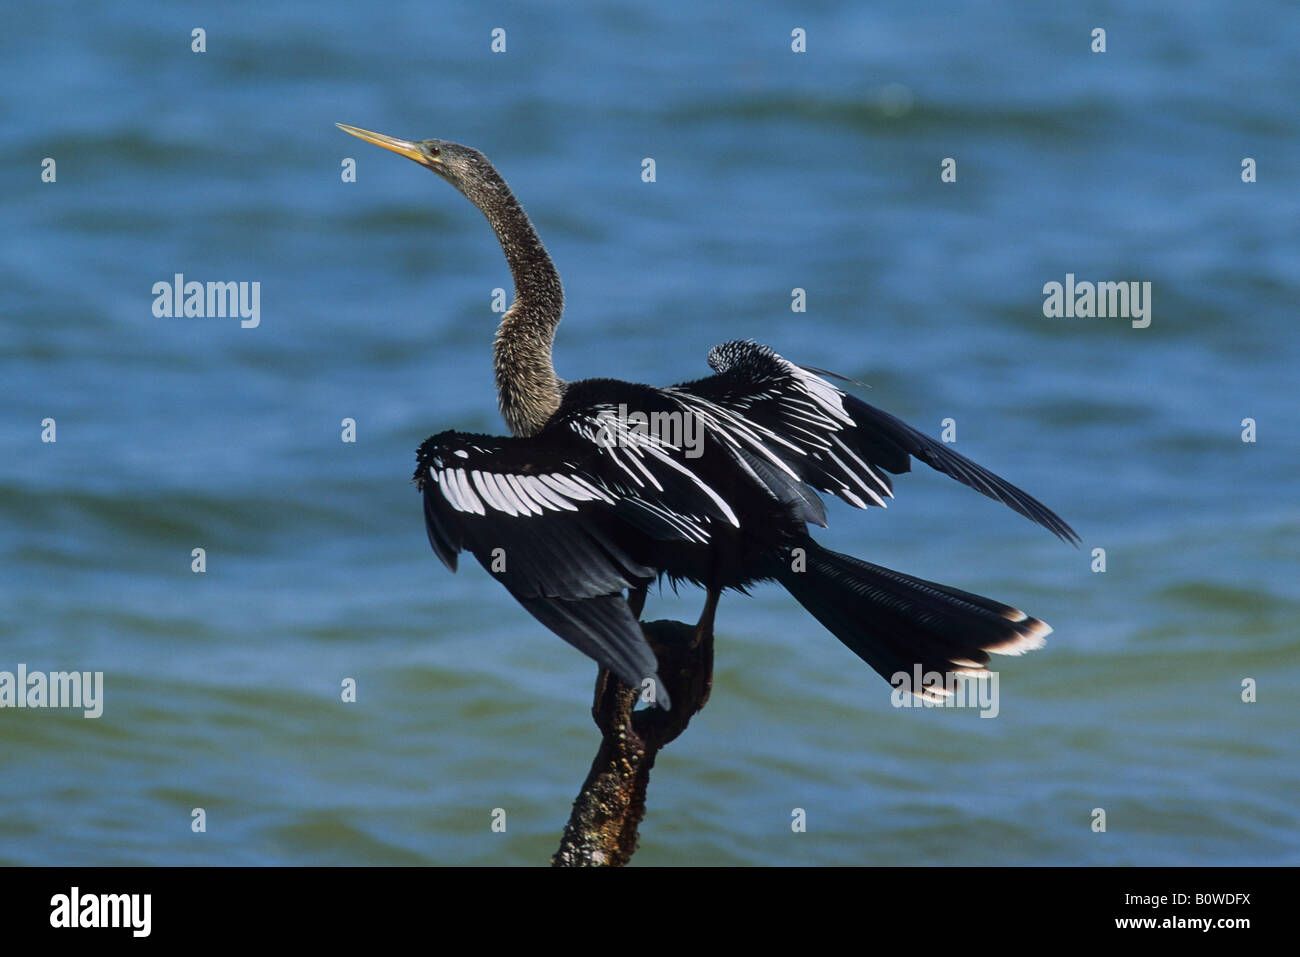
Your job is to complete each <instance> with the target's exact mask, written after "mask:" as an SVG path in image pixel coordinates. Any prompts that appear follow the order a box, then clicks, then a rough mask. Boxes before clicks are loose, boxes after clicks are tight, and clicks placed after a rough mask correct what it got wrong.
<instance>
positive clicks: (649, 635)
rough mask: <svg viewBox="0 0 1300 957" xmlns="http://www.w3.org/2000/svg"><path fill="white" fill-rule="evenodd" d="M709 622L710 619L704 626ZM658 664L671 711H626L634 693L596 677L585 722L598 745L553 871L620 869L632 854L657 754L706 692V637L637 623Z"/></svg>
mask: <svg viewBox="0 0 1300 957" xmlns="http://www.w3.org/2000/svg"><path fill="white" fill-rule="evenodd" d="M711 619H712V616H711V615H710V616H709V620H710V624H711ZM641 630H642V631H643V632H644V633H645V637H646V640H647V641H648V642H650V647H651V648H653V649H654V652H655V656H656V657H657V658H658V660H659V680H660V681H662V682H663V683H664V684H665V685H666V687H667V691H668V694H669V696H670V697H671V699H672V702H673V707H672V710H671V711H666V712H665V711H661V710H659V709H657V708H655V709H650V710H643V711H633V708H635V707H636V703H637V698H638V696H639V689H637V688H632V687H629V686H628V685H626V684H624V683H623V682H622V681H620V680H619V679H618V678H616V677H615V676H614V675H613V674H611V673H610V672H609V671H607V670H606V669H603V668H602V669H601V671H600V674H599V675H597V677H596V694H595V699H594V700H593V702H592V705H591V716H592V718H593V719H595V722H596V727H598V728H600V733H601V743H600V750H599V751H598V752H597V753H596V758H595V760H593V761H592V762H591V771H590V772H588V774H587V780H586V781H585V782H584V783H583V785H582V791H581V792H580V793H579V794H578V797H577V799H576V800H575V801H574V802H573V813H572V814H571V815H570V817H569V823H568V825H567V826H566V827H565V828H564V837H563V839H562V840H561V841H560V849H559V850H558V851H556V852H555V856H554V857H552V858H551V864H552V865H553V866H555V867H601V866H605V867H621V866H622V865H624V864H626V863H627V862H628V860H629V859H630V858H631V857H632V854H633V853H634V852H635V851H636V848H637V828H638V827H639V826H640V824H641V819H642V818H643V817H645V795H646V786H647V785H648V784H649V782H650V769H651V768H653V767H654V764H655V758H656V757H657V756H658V754H659V750H660V749H661V748H662V747H664V746H665V745H666V744H668V742H670V741H672V740H673V739H674V738H676V737H677V736H678V735H680V734H681V733H682V732H683V731H685V730H686V726H687V725H688V724H690V721H691V718H692V717H694V716H695V715H696V714H698V713H699V712H700V710H701V709H702V708H703V707H704V705H705V704H706V703H708V700H709V692H710V690H711V689H712V687H713V631H712V628H711V627H703V628H700V627H696V626H692V625H687V624H684V623H683V622H680V621H651V622H642V623H641Z"/></svg>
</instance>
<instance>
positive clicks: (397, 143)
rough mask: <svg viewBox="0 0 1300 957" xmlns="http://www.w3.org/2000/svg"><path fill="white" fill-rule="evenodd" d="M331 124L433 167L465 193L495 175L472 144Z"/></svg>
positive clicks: (490, 166)
mask: <svg viewBox="0 0 1300 957" xmlns="http://www.w3.org/2000/svg"><path fill="white" fill-rule="evenodd" d="M334 125H335V126H337V127H338V128H339V129H341V130H342V131H343V132H344V133H351V134H352V135H353V136H355V137H357V138H359V139H363V140H365V141H366V142H367V143H374V144H375V145H376V146H382V147H383V148H384V149H386V150H392V151H393V152H394V153H397V154H398V155H399V156H405V157H406V158H407V159H409V160H413V161H414V162H416V163H419V164H420V165H421V166H423V167H425V168H426V169H431V170H433V171H434V172H435V173H437V174H438V175H439V176H441V177H442V178H443V179H445V180H446V181H447V182H449V183H451V185H452V186H455V187H456V188H457V189H458V190H460V191H461V192H462V193H465V194H466V195H470V193H471V191H472V190H473V188H474V187H475V186H476V185H478V184H482V183H484V181H485V180H489V179H491V178H494V177H495V170H493V169H492V164H491V163H489V162H488V161H487V157H485V156H484V155H483V154H482V153H480V152H479V151H478V150H476V149H474V148H473V147H469V146H461V145H460V144H459V143H452V142H450V141H448V140H419V141H413V140H399V139H398V138H397V137H395V136H385V135H384V134H383V133H371V132H370V131H369V130H362V129H358V128H357V127H355V126H347V125H345V124H343V123H335V124H334ZM471 198H473V197H471Z"/></svg>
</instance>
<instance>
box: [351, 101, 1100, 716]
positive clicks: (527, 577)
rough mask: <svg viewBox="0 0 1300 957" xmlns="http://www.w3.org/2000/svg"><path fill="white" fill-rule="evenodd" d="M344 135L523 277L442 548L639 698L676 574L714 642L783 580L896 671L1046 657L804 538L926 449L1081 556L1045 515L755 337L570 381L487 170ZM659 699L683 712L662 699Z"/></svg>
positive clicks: (504, 324) (991, 613) (448, 479)
mask: <svg viewBox="0 0 1300 957" xmlns="http://www.w3.org/2000/svg"><path fill="white" fill-rule="evenodd" d="M339 126H340V128H341V129H343V130H344V131H345V132H347V133H351V134H352V135H353V136H357V137H360V138H361V139H363V140H365V141H367V142H369V143H374V144H376V145H377V146H382V147H383V148H384V149H388V150H392V151H393V152H394V153H398V154H400V155H402V156H405V157H407V158H408V159H411V160H414V161H415V162H417V163H419V164H420V165H421V166H423V167H425V168H426V169H430V170H432V171H433V172H435V173H437V174H438V175H439V176H441V177H442V178H443V179H445V180H447V182H449V183H451V185H452V186H455V187H456V189H458V190H460V192H461V193H463V194H464V195H465V196H466V198H468V199H469V201H470V202H472V203H473V204H474V205H475V206H477V207H478V208H479V210H481V211H482V213H483V214H484V215H485V216H486V217H487V221H488V223H489V224H490V225H491V226H492V229H493V231H494V232H495V233H496V235H497V239H499V240H500V242H501V248H502V250H503V251H504V252H505V257H506V261H507V263H509V266H510V274H511V276H512V277H513V279H514V287H515V297H514V302H513V304H512V305H511V306H510V308H509V309H508V310H507V311H506V313H505V315H504V316H503V317H502V319H501V324H500V326H499V328H498V329H497V333H496V340H495V343H494V359H495V362H494V365H495V371H496V385H497V395H498V399H499V402H500V407H501V414H502V416H504V418H505V421H506V425H507V426H508V427H509V429H510V432H511V437H510V438H500V437H497V436H490V435H474V434H468V433H464V432H443V433H441V434H439V435H435V436H433V437H432V438H429V439H427V440H426V441H425V442H424V444H423V445H421V446H420V448H419V450H418V452H417V461H418V467H417V469H416V472H415V481H416V483H417V485H418V487H419V489H420V491H421V493H422V494H423V497H424V518H425V524H426V526H427V531H428V535H429V541H430V543H431V544H432V545H433V550H434V552H436V553H437V555H438V557H439V558H440V559H442V562H443V564H445V565H446V566H447V567H448V568H450V569H451V570H452V571H455V570H456V563H457V555H458V554H459V553H460V552H461V551H462V550H464V549H468V550H469V551H470V552H472V553H473V555H474V557H475V558H477V559H478V560H479V562H480V564H482V565H483V567H484V568H486V569H488V570H489V572H491V573H492V574H493V575H494V577H496V578H499V579H500V581H501V582H502V584H504V585H505V587H506V588H507V589H508V590H509V592H510V593H511V594H512V595H513V596H514V597H515V598H516V599H517V600H518V601H519V603H520V604H522V605H523V606H524V608H526V609H527V610H528V611H529V612H531V613H532V614H533V615H534V616H535V617H536V618H537V619H538V620H539V621H540V622H541V623H542V624H544V625H546V627H548V628H550V629H551V630H552V631H554V632H555V633H556V634H557V635H559V636H560V637H561V638H563V639H564V640H565V641H567V642H569V643H570V644H572V645H574V646H575V647H577V648H578V649H580V650H581V651H583V652H585V653H586V654H587V655H589V656H591V657H592V658H594V659H595V660H596V661H597V662H598V663H599V664H601V665H602V666H604V667H606V668H608V669H610V670H611V671H612V672H613V673H614V674H616V675H617V676H618V677H619V678H621V679H622V680H623V681H625V682H627V683H628V684H630V685H633V686H634V687H635V686H639V685H643V684H644V683H645V681H646V679H651V680H652V681H653V682H654V684H653V685H649V686H648V687H650V688H652V689H653V688H657V687H658V685H659V682H658V676H657V674H656V661H655V655H654V653H653V651H652V650H651V649H650V646H649V645H648V644H647V642H646V640H645V638H644V636H643V634H642V631H641V628H640V626H639V625H638V622H637V619H638V616H639V615H640V612H641V607H642V605H643V603H644V600H645V592H646V588H647V586H648V585H649V583H650V582H652V581H654V580H655V579H656V578H658V577H660V576H664V575H666V576H668V578H669V580H670V581H671V582H672V583H673V584H674V585H676V584H677V583H678V582H679V581H683V580H684V581H689V582H693V583H695V584H697V585H700V586H702V587H703V588H705V589H706V591H707V598H706V601H705V608H704V612H703V615H702V617H701V620H700V625H699V626H698V627H699V628H701V629H705V628H707V629H709V631H710V632H711V630H712V624H713V614H714V611H715V609H716V606H717V602H718V596H719V594H720V593H721V592H722V590H723V589H724V588H734V589H736V590H738V591H741V592H743V591H744V590H745V589H746V588H747V587H748V586H749V585H751V584H752V583H754V582H757V581H763V580H776V581H778V582H780V583H781V584H782V585H784V586H785V587H786V589H788V590H789V591H790V593H791V594H792V595H794V597H795V599H796V600H797V601H799V603H800V604H802V605H803V606H804V607H805V608H806V609H807V610H808V611H810V612H811V613H812V614H813V616H814V617H816V618H817V619H818V620H819V621H820V622H821V623H822V624H823V625H825V626H826V627H827V628H828V629H829V630H830V631H831V632H832V633H834V635H835V636H836V637H837V638H839V639H840V640H841V641H842V642H844V644H846V645H847V646H848V647H849V648H850V649H852V650H853V651H854V652H855V653H857V654H858V655H859V656H860V657H861V658H862V659H863V660H864V661H866V662H867V664H869V665H871V667H872V668H874V669H875V670H876V671H877V672H879V673H880V674H881V675H882V676H884V677H885V678H886V680H889V679H890V677H891V675H895V674H897V673H899V672H903V673H907V674H911V673H912V670H913V668H914V666H916V665H919V666H920V667H921V669H922V670H923V671H924V672H935V673H939V674H942V675H944V676H945V678H946V677H947V675H949V674H954V673H958V674H959V673H966V674H979V673H982V672H984V671H986V669H985V665H986V664H987V663H988V661H989V655H988V653H989V652H994V653H998V654H1020V653H1022V652H1024V651H1028V650H1030V649H1033V648H1037V647H1040V646H1041V645H1042V643H1043V638H1044V636H1045V635H1047V634H1048V633H1049V632H1050V631H1051V628H1050V627H1049V626H1048V625H1047V624H1046V623H1044V622H1042V621H1039V620H1038V619H1036V618H1031V617H1029V616H1028V615H1026V614H1025V613H1024V612H1022V611H1019V610H1018V609H1015V608H1011V607H1009V606H1007V605H1003V604H1001V603H1000V602H996V601H992V600H990V599H988V598H982V597H980V596H979V595H973V594H971V593H969V592H965V591H960V590H958V589H956V588H950V587H948V586H946V585H940V584H936V583H935V582H929V581H922V580H920V579H916V578H912V577H910V576H908V575H904V574H902V573H900V572H895V571H891V570H889V569H887V568H882V567H880V566H878V565H872V564H869V563H867V562H864V561H860V560H859V559H856V558H853V557H851V556H848V555H841V554H838V553H836V552H833V551H829V550H828V549H825V548H822V547H821V546H820V545H818V544H817V543H816V542H814V541H813V539H812V538H811V537H810V536H809V534H808V529H807V525H808V523H812V524H815V525H820V526H823V527H824V526H825V524H826V516H825V510H824V507H823V503H822V501H821V499H820V498H819V497H818V495H817V492H818V491H820V492H828V493H831V494H834V495H837V496H839V497H840V498H841V499H843V500H845V501H847V502H848V503H850V504H851V505H855V506H857V507H859V508H867V507H869V506H872V505H878V506H884V504H885V499H886V498H890V497H892V483H891V481H890V479H889V476H888V475H887V474H886V473H890V472H892V473H894V474H898V473H902V472H906V471H908V470H909V469H910V467H911V461H910V460H911V458H916V459H919V460H920V461H922V462H924V463H925V464H926V465H929V466H930V467H931V468H934V469H937V470H938V471H940V472H943V473H944V474H946V475H949V476H951V477H952V478H954V479H956V480H957V481H959V482H962V483H963V484H965V485H969V486H970V487H971V488H974V489H976V490H977V491H979V492H982V493H983V494H985V495H987V496H989V497H990V498H993V499H996V500H998V501H1000V502H1002V503H1004V504H1005V505H1007V506H1009V507H1011V508H1012V509H1014V510H1015V511H1017V512H1019V513H1020V514H1021V515H1024V516H1026V517H1027V518H1029V519H1031V520H1033V521H1034V522H1037V523H1038V524H1040V525H1042V526H1044V527H1045V528H1047V529H1048V530H1050V531H1052V532H1053V533H1055V534H1056V535H1057V536H1058V537H1060V538H1061V539H1063V540H1064V541H1067V542H1075V543H1077V542H1078V536H1077V535H1076V534H1075V533H1074V530H1073V529H1071V528H1070V526H1069V525H1067V524H1066V523H1065V522H1064V521H1062V520H1061V519H1060V518H1059V517H1057V516H1056V515H1055V514H1054V513H1053V512H1052V511H1051V510H1049V509H1048V508H1047V507H1046V506H1045V505H1043V504H1042V503H1041V502H1039V501H1037V500H1036V499H1034V498H1032V497H1031V496H1029V495H1027V494H1026V493H1024V492H1022V491H1021V490H1020V489H1018V488H1016V487H1015V486H1014V485H1011V484H1010V483H1008V482H1006V481H1005V480H1003V479H1001V478H999V477H998V476H996V475H994V474H993V473H992V472H989V471H988V470H987V469H984V468H982V467H981V466H979V465H976V464H975V463H974V462H972V461H970V460H969V459H967V458H965V457H964V456H962V455H958V454H957V453H956V452H954V451H952V450H951V449H950V448H948V447H947V446H946V445H944V444H943V443H941V442H937V441H935V440H934V439H931V438H930V437H928V436H926V435H923V434H922V433H920V432H918V431H917V430H915V429H913V428H912V427H911V426H909V425H907V424H906V423H904V422H902V421H900V420H899V419H896V418H895V417H894V416H892V415H890V414H889V413H887V412H882V411H881V410H879V409H877V408H874V407H873V406H870V405H867V404H866V403H865V402H862V401H861V400H859V399H857V398H855V397H854V396H852V395H849V394H846V393H845V392H843V391H842V390H840V389H839V388H837V387H836V386H834V385H832V384H831V383H830V382H828V381H827V380H826V379H825V378H823V377H822V376H823V375H831V374H830V373H825V372H823V371H822V370H818V369H810V368H805V367H801V366H798V365H795V364H794V363H792V362H789V361H787V360H786V359H783V358H781V356H779V355H777V354H776V353H774V352H772V351H771V350H770V349H768V348H766V347H765V346H761V345H758V344H756V343H754V342H752V341H745V342H728V343H725V344H723V345H720V346H716V347H714V348H713V349H712V350H711V351H710V352H709V356H708V362H709V365H710V366H711V367H712V368H713V371H714V375H712V376H709V377H708V378H705V379H698V380H696V381H694V382H687V383H683V384H681V385H675V386H670V387H668V388H655V387H652V386H647V385H637V384H633V383H630V382H621V381H618V380H616V379H584V380H582V381H579V382H565V381H563V380H561V379H560V378H559V377H557V376H556V374H555V368H554V366H553V365H552V362H551V344H552V342H553V341H554V338H555V329H556V326H558V325H559V322H560V314H561V312H562V310H563V308H564V293H563V289H562V287H561V285H560V277H559V274H558V273H557V272H556V270H555V266H554V265H553V264H552V262H551V258H550V256H549V255H547V252H546V249H545V248H544V247H543V246H542V242H541V240H540V239H539V238H538V236H537V232H536V230H535V229H534V228H533V226H532V223H530V222H529V220H528V216H527V215H526V214H525V213H524V210H523V208H522V207H521V206H520V205H519V202H518V200H516V199H515V196H514V194H513V193H512V192H511V191H510V188H509V187H508V186H507V185H506V182H505V180H504V179H502V178H501V175H500V174H499V173H498V172H497V171H496V169H494V168H493V166H492V164H491V163H489V162H488V160H487V158H486V157H484V156H483V154H482V153H480V152H479V151H478V150H475V149H471V148H470V147H467V146H461V145H459V144H457V143H450V142H447V141H445V140H436V139H430V140H423V141H420V142H411V141H408V140H400V139H395V138H393V137H390V136H384V135H382V134H379V133H370V132H367V131H365V130H360V129H357V128H355V127H351V126H343V125H342V124H339ZM818 373H821V374H818ZM837 378H838V377H837ZM638 413H639V414H640V417H639V418H638V416H637V414H638ZM634 420H635V421H634ZM674 420H676V423H677V425H678V427H679V428H680V423H682V422H689V423H690V424H691V425H694V426H696V427H697V428H698V432H699V435H700V437H701V438H702V441H701V442H700V443H699V444H698V445H697V446H696V447H693V448H690V449H687V448H685V446H684V443H683V442H681V441H673V440H672V439H671V438H670V439H665V437H664V436H662V435H658V434H651V433H650V431H649V430H647V429H645V428H644V423H645V422H647V421H657V422H659V423H665V424H666V423H672V422H674ZM677 434H684V431H682V432H680V433H674V436H675V435H677ZM814 490H816V491H814ZM502 559H504V561H502ZM909 690H911V691H912V692H913V693H914V694H919V695H921V696H922V697H941V696H942V695H943V692H942V691H934V692H931V691H930V690H929V689H925V688H911V689H909ZM657 703H658V704H659V705H661V706H663V707H668V705H669V702H668V701H667V700H666V693H665V692H664V691H663V690H662V689H661V688H660V689H659V691H658V698H657Z"/></svg>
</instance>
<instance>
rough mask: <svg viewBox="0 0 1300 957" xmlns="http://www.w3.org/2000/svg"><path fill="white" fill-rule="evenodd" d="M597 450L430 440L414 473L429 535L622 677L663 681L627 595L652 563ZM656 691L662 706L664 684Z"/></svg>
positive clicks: (448, 556)
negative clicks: (621, 515) (622, 513)
mask: <svg viewBox="0 0 1300 957" xmlns="http://www.w3.org/2000/svg"><path fill="white" fill-rule="evenodd" d="M593 452H594V450H591V449H584V448H582V447H581V446H580V445H578V444H577V443H572V444H570V445H569V446H568V447H564V446H561V445H560V444H558V443H554V442H549V443H545V442H539V441H537V440H536V439H535V438H499V437H496V436H487V435H470V434H466V433H461V432H443V433H442V434H440V435H435V436H433V437H432V438H430V439H427V440H426V441H425V442H424V444H423V445H421V446H420V448H419V451H418V452H417V453H416V457H417V460H418V463H419V464H418V467H417V468H416V472H415V481H416V483H417V485H418V486H419V488H420V491H421V492H422V494H423V497H424V520H425V527H426V529H427V531H428V534H429V543H430V544H431V545H432V546H433V550H434V552H436V553H437V555H438V557H439V558H440V559H442V562H443V564H445V565H446V566H447V567H448V568H450V569H451V570H452V571H455V570H456V565H457V556H458V555H459V553H460V552H461V551H462V550H468V551H469V552H470V553H472V554H473V555H474V557H475V558H477V559H478V561H479V563H480V564H481V565H482V566H483V567H484V568H485V569H486V570H487V571H488V572H489V573H490V574H492V575H493V576H494V577H495V578H497V579H499V580H500V581H501V583H502V584H504V585H505V587H506V588H507V589H508V590H509V591H510V593H511V594H512V595H513V596H514V597H515V598H516V600H518V601H519V603H520V604H521V605H523V606H524V608H526V609H527V610H528V611H529V612H530V613H531V614H532V615H533V616H534V617H536V618H537V619H538V620H539V621H540V622H541V623H542V624H544V625H545V626H546V627H547V628H549V629H551V630H552V631H553V632H555V633H556V634H557V635H559V636H560V637H561V638H563V639H564V640H565V641H567V642H569V643H570V644H571V645H573V646H574V647H576V648H578V649H579V650H580V651H582V652H583V653H584V654H586V655H588V656H589V657H591V658H594V659H595V660H596V661H597V662H598V663H600V664H601V665H603V666H605V667H607V668H609V669H610V670H611V671H613V672H614V673H615V674H617V675H618V676H619V677H620V678H621V679H622V680H623V681H625V682H627V683H628V684H631V685H633V686H638V685H640V683H641V681H642V680H643V679H645V678H654V679H656V688H660V682H658V680H657V675H656V668H657V665H656V662H655V656H654V652H653V651H652V650H651V649H650V646H649V645H648V644H647V643H646V640H645V637H644V635H643V634H642V633H641V626H640V625H639V624H638V623H637V620H636V617H635V616H634V615H633V614H632V611H631V609H630V608H629V607H628V605H627V602H626V600H625V599H624V596H623V591H624V589H629V588H635V587H638V586H640V585H643V584H645V583H647V582H649V581H650V580H651V579H652V578H653V577H654V575H655V570H654V569H651V568H647V567H645V566H644V565H642V564H641V563H640V562H639V561H637V559H636V558H634V557H633V556H632V555H630V554H629V553H628V550H627V547H626V542H625V541H624V540H623V539H625V538H626V535H625V534H623V533H622V529H621V528H620V524H621V523H620V520H619V519H618V517H617V515H616V511H615V510H616V508H617V505H618V495H617V490H616V489H612V488H610V487H609V483H608V482H607V481H606V480H605V479H604V477H603V476H602V474H601V473H602V472H603V469H601V468H599V463H597V462H593V461H592V460H593V459H594V454H593ZM593 464H595V465H596V466H597V467H596V468H594V469H593V467H592V466H593ZM658 696H659V703H660V704H662V705H663V706H665V707H667V704H668V702H667V701H666V700H664V693H663V691H662V689H661V688H660V690H659V691H658Z"/></svg>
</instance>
